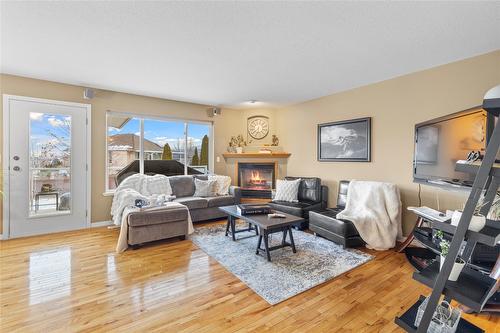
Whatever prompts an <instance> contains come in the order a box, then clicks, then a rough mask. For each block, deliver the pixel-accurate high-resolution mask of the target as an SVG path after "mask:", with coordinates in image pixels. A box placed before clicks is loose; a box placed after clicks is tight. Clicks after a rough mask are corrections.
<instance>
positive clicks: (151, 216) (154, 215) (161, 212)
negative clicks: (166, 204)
mask: <svg viewBox="0 0 500 333" xmlns="http://www.w3.org/2000/svg"><path fill="white" fill-rule="evenodd" d="M187 216H188V210H187V209H186V208H184V207H182V208H165V209H155V210H151V211H143V212H132V213H130V214H129V216H128V225H129V226H131V227H141V226H146V225H153V224H161V223H169V222H176V221H183V220H187Z"/></svg>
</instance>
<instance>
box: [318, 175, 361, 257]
mask: <svg viewBox="0 0 500 333" xmlns="http://www.w3.org/2000/svg"><path fill="white" fill-rule="evenodd" d="M348 189H349V181H347V180H342V181H340V182H339V193H338V197H337V207H335V208H327V209H326V210H324V211H321V212H311V213H310V214H309V229H310V230H311V231H313V232H314V234H315V235H320V236H322V237H324V238H327V239H329V240H331V241H333V242H335V243H338V244H341V245H342V246H343V247H344V248H346V247H357V246H362V245H364V244H365V242H364V241H363V239H362V238H361V236H360V235H359V233H358V230H356V227H355V226H354V224H353V223H352V222H351V221H348V220H341V219H337V214H338V213H339V212H341V211H342V210H344V208H345V205H346V200H347V193H348Z"/></svg>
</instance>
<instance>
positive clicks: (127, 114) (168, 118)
mask: <svg viewBox="0 0 500 333" xmlns="http://www.w3.org/2000/svg"><path fill="white" fill-rule="evenodd" d="M108 113H111V114H113V115H116V116H122V117H131V118H142V119H152V120H162V121H172V122H176V123H185V122H188V123H196V124H205V125H208V124H211V125H213V124H214V122H213V120H199V119H191V118H183V117H175V116H159V115H154V114H147V113H133V112H122V111H113V110H106V114H108ZM106 128H107V126H106Z"/></svg>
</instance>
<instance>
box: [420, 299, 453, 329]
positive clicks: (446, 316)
mask: <svg viewBox="0 0 500 333" xmlns="http://www.w3.org/2000/svg"><path fill="white" fill-rule="evenodd" d="M428 301H429V298H428V297H426V298H425V300H424V301H423V302H422V304H420V306H419V307H418V311H417V317H416V318H415V326H416V327H418V325H420V320H421V319H422V316H423V315H424V311H425V308H426V307H427V303H428ZM461 315H462V313H461V312H460V310H458V309H457V308H453V307H452V306H451V305H450V303H448V302H446V301H443V302H441V304H439V305H438V306H437V307H436V312H434V315H433V316H432V320H431V323H430V325H429V328H428V329H427V332H428V333H455V332H456V330H457V327H458V323H459V321H460V317H461Z"/></svg>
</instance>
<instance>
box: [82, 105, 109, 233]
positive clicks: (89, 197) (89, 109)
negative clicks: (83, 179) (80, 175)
mask: <svg viewBox="0 0 500 333" xmlns="http://www.w3.org/2000/svg"><path fill="white" fill-rule="evenodd" d="M86 105H87V115H86V119H85V122H86V126H87V144H86V147H85V148H86V150H87V161H86V166H85V171H86V172H87V174H86V175H87V207H86V217H87V227H88V228H90V226H91V222H92V221H91V216H92V106H91V105H90V104H86ZM106 141H107V140H106Z"/></svg>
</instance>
